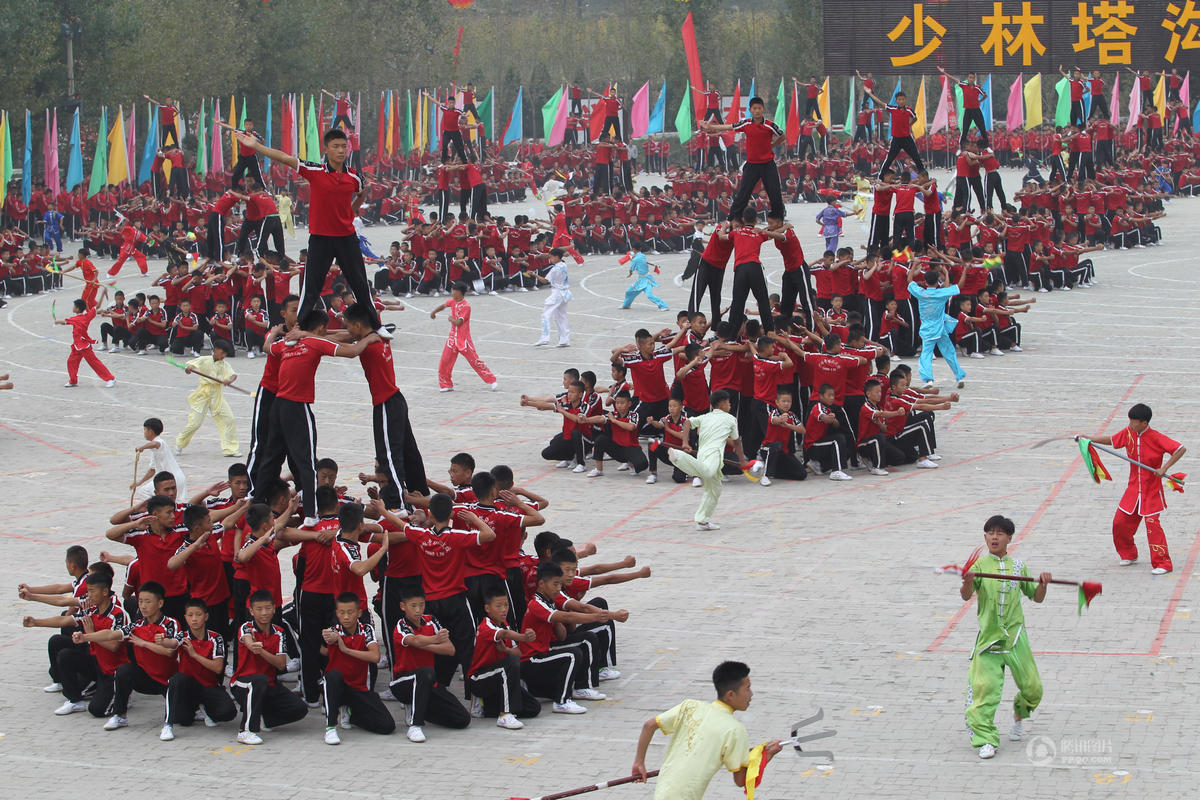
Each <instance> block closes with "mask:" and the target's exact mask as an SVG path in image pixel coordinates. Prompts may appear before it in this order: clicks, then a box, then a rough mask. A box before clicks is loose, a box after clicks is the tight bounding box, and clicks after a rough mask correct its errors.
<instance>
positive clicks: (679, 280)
mask: <svg viewBox="0 0 1200 800" xmlns="http://www.w3.org/2000/svg"><path fill="white" fill-rule="evenodd" d="M673 280H674V282H675V285H676V286H683V276H682V275H676V276H675V277H674V279H673Z"/></svg>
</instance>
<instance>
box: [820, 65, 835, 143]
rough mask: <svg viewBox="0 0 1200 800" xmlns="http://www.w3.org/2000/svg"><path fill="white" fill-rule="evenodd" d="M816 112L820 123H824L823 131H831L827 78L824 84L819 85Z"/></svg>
mask: <svg viewBox="0 0 1200 800" xmlns="http://www.w3.org/2000/svg"><path fill="white" fill-rule="evenodd" d="M817 110H818V111H819V112H820V113H821V122H823V123H825V130H832V129H833V123H832V122H831V121H830V120H831V119H832V118H831V117H830V115H829V78H828V77H826V78H825V83H823V84H821V95H820V99H819V100H817Z"/></svg>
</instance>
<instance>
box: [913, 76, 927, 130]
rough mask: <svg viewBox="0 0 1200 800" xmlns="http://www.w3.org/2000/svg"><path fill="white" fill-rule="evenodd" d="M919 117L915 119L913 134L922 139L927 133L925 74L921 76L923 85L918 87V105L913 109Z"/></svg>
mask: <svg viewBox="0 0 1200 800" xmlns="http://www.w3.org/2000/svg"><path fill="white" fill-rule="evenodd" d="M913 111H914V112H915V113H916V115H917V118H916V120H914V121H913V125H912V135H913V138H914V139H920V138H921V137H922V136H924V135H925V76H924V75H922V76H921V86H920V88H918V89H917V107H916V108H915V109H913Z"/></svg>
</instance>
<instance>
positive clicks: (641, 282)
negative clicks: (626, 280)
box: [621, 253, 667, 311]
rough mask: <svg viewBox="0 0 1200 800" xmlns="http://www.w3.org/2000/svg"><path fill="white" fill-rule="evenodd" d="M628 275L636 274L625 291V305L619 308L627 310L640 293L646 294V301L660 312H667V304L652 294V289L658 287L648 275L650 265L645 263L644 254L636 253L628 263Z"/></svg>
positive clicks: (652, 277) (656, 282)
mask: <svg viewBox="0 0 1200 800" xmlns="http://www.w3.org/2000/svg"><path fill="white" fill-rule="evenodd" d="M629 271H630V273H635V272H636V273H637V278H636V279H635V280H634V282H633V283H631V284H630V285H629V288H628V289H626V290H625V303H624V304H623V305H622V306H621V308H629V307H630V306H631V305H633V301H634V299H635V298H636V297H637V296H638V295H639V294H641V293H642V292H645V293H646V299H647V300H649V301H650V302H651V303H654V305H656V306H658V309H659V310H660V311H666V310H667V304H666V303H665V302H664V301H663V299H662V298H661V297H659V296H658V295H656V294H655V293H654V287H656V286H658V281H656V280H654V276H652V275H651V274H650V265H649V264H648V263H646V254H645V253H638V254H637V255H635V256H634V257H633V260H632V261H631V262H629Z"/></svg>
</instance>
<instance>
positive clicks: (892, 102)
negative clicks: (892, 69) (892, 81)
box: [888, 78, 902, 106]
mask: <svg viewBox="0 0 1200 800" xmlns="http://www.w3.org/2000/svg"><path fill="white" fill-rule="evenodd" d="M901 91H902V90H901V89H900V78H896V88H895V89H893V90H892V99H891V100H889V101H888V105H890V106H894V105H896V95H898V94H900V92H901Z"/></svg>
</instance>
